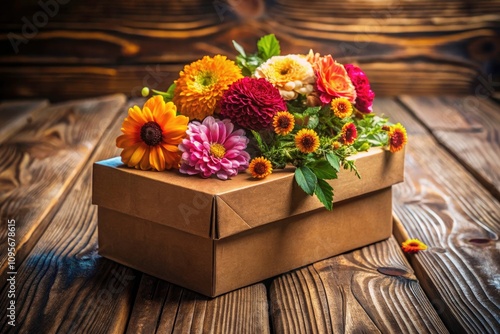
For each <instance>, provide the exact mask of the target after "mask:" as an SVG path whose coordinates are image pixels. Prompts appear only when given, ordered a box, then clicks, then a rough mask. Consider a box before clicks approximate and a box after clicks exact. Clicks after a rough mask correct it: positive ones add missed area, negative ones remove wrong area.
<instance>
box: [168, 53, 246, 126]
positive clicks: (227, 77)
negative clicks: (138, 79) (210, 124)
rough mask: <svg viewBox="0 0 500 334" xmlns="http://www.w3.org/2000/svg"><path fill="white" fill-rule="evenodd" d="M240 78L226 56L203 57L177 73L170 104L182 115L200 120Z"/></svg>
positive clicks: (239, 74) (239, 73)
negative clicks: (172, 103) (173, 104)
mask: <svg viewBox="0 0 500 334" xmlns="http://www.w3.org/2000/svg"><path fill="white" fill-rule="evenodd" d="M242 77H243V76H242V74H241V70H240V68H239V67H238V66H236V64H235V63H234V62H233V61H232V60H228V59H227V58H226V57H225V56H221V55H216V56H215V57H213V58H211V57H209V56H205V57H203V59H200V60H198V61H195V62H193V63H191V64H190V65H186V66H185V67H184V70H183V71H181V72H180V73H179V79H177V80H176V81H175V90H174V98H173V102H174V103H175V104H176V105H177V106H178V107H179V112H180V113H181V114H182V115H186V116H188V117H189V118H191V119H198V120H200V121H201V120H203V119H204V118H205V117H206V116H210V115H213V113H214V112H215V111H216V109H217V106H218V104H219V101H220V100H221V98H222V95H223V94H224V92H225V91H226V90H227V89H228V87H229V86H230V85H231V84H232V83H233V82H235V81H236V80H238V79H240V78H242Z"/></svg>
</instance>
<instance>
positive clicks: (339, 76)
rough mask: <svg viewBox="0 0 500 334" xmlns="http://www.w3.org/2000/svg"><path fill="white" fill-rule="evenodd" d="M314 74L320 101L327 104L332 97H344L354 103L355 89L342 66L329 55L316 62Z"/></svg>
mask: <svg viewBox="0 0 500 334" xmlns="http://www.w3.org/2000/svg"><path fill="white" fill-rule="evenodd" d="M316 76H317V78H318V79H317V80H316V85H317V86H318V92H319V98H320V100H321V102H323V103H324V104H327V103H330V102H331V101H332V99H333V98H334V97H345V98H346V99H348V100H349V102H351V103H353V104H354V103H355V101H356V89H355V88H354V85H353V84H352V82H351V79H350V78H349V75H348V74H347V71H346V70H345V68H344V66H343V65H342V64H339V63H337V62H336V61H335V60H333V58H332V56H331V55H328V56H325V57H322V58H321V59H320V60H319V61H318V62H316Z"/></svg>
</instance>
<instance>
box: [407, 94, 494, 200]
mask: <svg viewBox="0 0 500 334" xmlns="http://www.w3.org/2000/svg"><path fill="white" fill-rule="evenodd" d="M485 91H486V90H485ZM401 101H402V102H403V103H404V104H405V105H406V106H407V107H408V108H410V109H411V110H412V111H413V112H414V113H415V115H416V116H417V117H418V118H419V119H421V120H422V122H423V123H424V124H425V125H426V127H427V128H428V129H429V131H431V133H432V134H433V135H434V137H435V138H436V139H437V141H438V142H439V143H440V144H441V145H443V146H444V147H445V148H446V149H447V150H448V151H449V152H450V153H452V154H453V156H454V157H455V158H456V159H457V160H459V161H460V162H461V163H462V164H463V165H464V166H465V167H466V168H467V170H468V171H469V172H470V173H471V174H472V175H474V176H475V177H476V178H477V179H478V180H479V181H480V182H481V184H482V185H483V186H484V187H486V188H487V189H488V190H489V191H490V192H491V194H492V195H493V196H494V197H495V198H496V199H497V200H500V159H498V157H500V140H499V137H500V106H498V105H497V104H495V103H493V102H491V101H487V100H485V97H484V96H465V97H456V96H455V97H452V96H442V97H412V96H403V97H401ZM494 157H497V158H494Z"/></svg>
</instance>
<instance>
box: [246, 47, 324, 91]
mask: <svg viewBox="0 0 500 334" xmlns="http://www.w3.org/2000/svg"><path fill="white" fill-rule="evenodd" d="M254 75H255V77H256V78H265V79H266V80H267V81H269V82H270V83H271V84H273V86H275V87H276V88H278V89H279V91H280V94H281V96H282V97H283V99H285V100H293V99H295V98H296V97H297V96H298V94H302V95H307V94H309V93H311V92H312V91H313V89H314V87H313V84H314V81H315V77H314V70H313V68H312V65H311V63H309V62H308V61H307V59H306V57H304V56H299V55H287V56H274V57H271V58H269V59H268V60H267V61H266V62H265V63H264V64H262V65H260V66H259V67H258V68H257V69H256V70H255V74H254Z"/></svg>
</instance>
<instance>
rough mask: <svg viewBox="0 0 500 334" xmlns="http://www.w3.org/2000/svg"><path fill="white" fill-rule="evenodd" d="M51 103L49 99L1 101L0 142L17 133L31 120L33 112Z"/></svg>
mask: <svg viewBox="0 0 500 334" xmlns="http://www.w3.org/2000/svg"><path fill="white" fill-rule="evenodd" d="M48 105H49V102H48V101H47V100H31V101H23V100H18V101H1V102H0V143H1V142H3V141H4V140H5V139H7V138H8V137H9V136H11V135H12V134H14V133H16V132H17V131H18V130H19V129H20V128H22V127H23V126H24V125H25V124H26V123H29V122H30V120H31V118H30V117H31V114H33V113H36V112H37V111H38V110H39V109H42V108H45V107H47V106H48Z"/></svg>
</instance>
